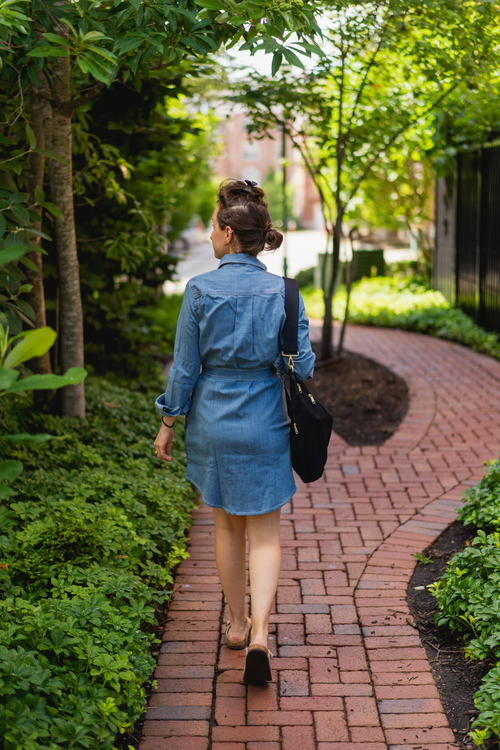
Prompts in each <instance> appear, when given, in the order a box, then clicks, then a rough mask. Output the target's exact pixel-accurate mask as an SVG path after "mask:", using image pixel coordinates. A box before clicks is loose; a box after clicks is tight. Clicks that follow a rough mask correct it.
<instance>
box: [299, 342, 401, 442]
mask: <svg viewBox="0 0 500 750" xmlns="http://www.w3.org/2000/svg"><path fill="white" fill-rule="evenodd" d="M313 349H314V350H315V352H316V354H318V355H319V349H318V345H316V344H313ZM309 383H310V385H311V391H312V392H313V393H314V395H315V396H316V395H317V396H318V398H319V399H320V401H321V402H322V403H323V404H324V406H325V407H326V408H327V409H328V411H329V412H330V413H331V414H332V416H333V429H334V431H335V432H336V433H337V435H340V437H342V438H344V440H345V441H346V442H347V443H349V445H381V444H382V443H383V442H384V441H385V440H387V438H390V437H391V435H392V434H393V433H394V432H395V431H396V430H397V428H398V427H399V425H400V424H401V422H402V420H403V419H404V417H405V415H406V412H407V411H408V403H409V393H408V386H407V385H406V382H405V381H404V380H403V379H402V378H400V377H399V375H396V374H395V373H394V372H392V371H391V370H389V369H388V368H387V367H384V366H383V365H381V364H379V363H378V362H375V361H374V360H373V359H369V358H368V357H363V356H362V355H361V354H355V353H354V352H349V351H344V353H343V354H342V356H341V357H340V359H338V360H333V361H329V362H324V363H323V362H319V361H317V363H316V368H315V373H314V377H313V379H312V381H308V386H309Z"/></svg>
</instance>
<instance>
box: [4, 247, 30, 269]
mask: <svg viewBox="0 0 500 750" xmlns="http://www.w3.org/2000/svg"><path fill="white" fill-rule="evenodd" d="M27 252H28V248H27V246H26V245H12V246H11V247H9V248H7V249H6V250H0V268H1V267H2V266H5V265H7V263H10V262H11V261H13V260H18V258H22V256H23V255H24V254H25V253H27Z"/></svg>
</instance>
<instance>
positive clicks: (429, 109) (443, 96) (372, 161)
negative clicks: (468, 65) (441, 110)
mask: <svg viewBox="0 0 500 750" xmlns="http://www.w3.org/2000/svg"><path fill="white" fill-rule="evenodd" d="M459 83H460V81H458V80H457V81H455V82H454V84H453V85H452V86H450V87H449V88H448V89H447V90H446V91H445V92H444V93H443V94H441V96H438V98H437V99H436V100H435V101H434V102H433V103H432V104H431V105H430V106H429V107H427V109H425V110H424V111H423V112H422V113H421V114H419V115H418V116H417V117H413V118H412V117H409V118H408V120H407V121H406V123H405V124H404V125H402V126H401V127H400V128H398V130H396V132H395V133H394V134H393V135H392V136H391V137H390V138H389V140H388V141H387V143H385V144H384V145H383V146H382V147H381V148H380V149H379V150H378V151H377V153H375V154H374V155H373V156H372V157H371V159H369V160H368V162H367V164H366V166H365V168H364V169H363V171H362V173H361V174H360V176H359V177H358V179H357V180H356V182H355V183H354V186H353V188H352V190H351V192H350V194H349V197H348V198H347V200H346V202H345V205H346V206H347V205H348V204H349V203H350V202H351V200H352V199H353V198H354V196H355V195H356V192H357V191H358V188H359V186H360V185H361V183H362V182H363V180H364V179H365V177H366V175H367V174H368V172H369V171H370V169H371V168H372V166H373V165H374V164H375V162H376V161H377V159H379V157H380V156H381V154H383V153H384V151H386V150H387V149H388V148H389V146H392V144H393V143H394V141H396V140H397V139H398V138H399V136H400V135H402V133H404V132H405V130H408V128H410V127H411V126H412V125H413V123H415V122H417V120H418V119H419V118H420V117H424V116H425V115H426V114H428V113H429V112H432V110H433V109H435V108H436V107H437V106H438V105H439V104H441V102H442V101H443V100H444V99H446V97H447V96H449V94H451V92H452V91H453V89H455V88H456V87H457V86H458V85H459Z"/></svg>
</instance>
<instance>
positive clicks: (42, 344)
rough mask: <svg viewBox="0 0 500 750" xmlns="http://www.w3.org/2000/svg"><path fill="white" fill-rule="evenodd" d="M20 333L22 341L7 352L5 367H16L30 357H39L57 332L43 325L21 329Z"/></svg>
mask: <svg viewBox="0 0 500 750" xmlns="http://www.w3.org/2000/svg"><path fill="white" fill-rule="evenodd" d="M22 335H23V339H22V341H20V342H19V343H18V344H16V346H15V347H14V348H13V349H11V351H10V352H9V353H8V354H7V356H6V358H5V361H4V363H3V364H4V366H5V367H11V368H12V367H17V366H18V365H20V364H21V363H22V362H26V360H28V359H32V357H41V356H42V354H45V353H46V352H47V351H48V350H49V349H50V347H51V346H52V344H53V343H54V341H55V340H56V335H57V334H56V332H55V331H54V330H53V329H52V328H50V327H49V326H43V327H42V328H36V329H35V330H34V331H26V332H24V331H23V334H22Z"/></svg>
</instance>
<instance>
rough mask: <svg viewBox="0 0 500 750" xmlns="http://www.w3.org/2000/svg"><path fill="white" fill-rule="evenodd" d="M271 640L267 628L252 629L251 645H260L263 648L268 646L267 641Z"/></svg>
mask: <svg viewBox="0 0 500 750" xmlns="http://www.w3.org/2000/svg"><path fill="white" fill-rule="evenodd" d="M268 638H269V631H268V628H266V627H257V628H255V627H252V631H251V634H250V642H251V643H259V644H260V645H262V646H267V639H268Z"/></svg>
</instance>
